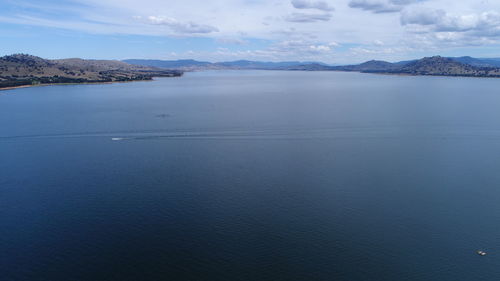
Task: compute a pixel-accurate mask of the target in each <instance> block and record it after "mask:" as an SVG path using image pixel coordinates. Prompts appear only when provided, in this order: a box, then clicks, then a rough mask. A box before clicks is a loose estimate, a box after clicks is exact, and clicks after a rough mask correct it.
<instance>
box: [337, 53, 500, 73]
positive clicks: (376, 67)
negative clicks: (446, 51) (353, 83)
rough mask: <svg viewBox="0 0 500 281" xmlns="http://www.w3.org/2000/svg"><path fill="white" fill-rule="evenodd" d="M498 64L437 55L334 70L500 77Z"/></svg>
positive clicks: (488, 60)
mask: <svg viewBox="0 0 500 281" xmlns="http://www.w3.org/2000/svg"><path fill="white" fill-rule="evenodd" d="M497 64H498V65H500V60H499V61H495V60H494V59H475V58H472V57H460V58H445V57H440V56H435V57H427V58H423V59H420V60H412V61H401V62H397V63H390V62H386V61H375V60H372V61H367V62H365V63H362V64H357V65H346V66H335V67H333V70H337V71H356V72H365V73H385V74H407V75H435V76H468V77H500V69H499V68H498V66H496V65H497Z"/></svg>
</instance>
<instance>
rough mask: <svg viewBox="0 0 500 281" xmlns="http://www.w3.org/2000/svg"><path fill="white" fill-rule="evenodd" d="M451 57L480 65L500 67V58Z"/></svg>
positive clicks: (465, 62) (462, 61) (469, 63)
mask: <svg viewBox="0 0 500 281" xmlns="http://www.w3.org/2000/svg"><path fill="white" fill-rule="evenodd" d="M451 59H452V60H454V61H457V62H461V63H464V64H468V65H472V66H478V67H500V59H486V58H481V59H478V58H473V57H458V58H451Z"/></svg>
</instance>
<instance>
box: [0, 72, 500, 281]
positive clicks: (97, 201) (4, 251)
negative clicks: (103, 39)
mask: <svg viewBox="0 0 500 281" xmlns="http://www.w3.org/2000/svg"><path fill="white" fill-rule="evenodd" d="M499 87H500V80H496V79H467V78H436V77H397V76H378V75H365V74H356V73H334V72H271V71H268V72H265V71H263V72H260V71H255V72H254V71H241V72H203V73H188V74H187V75H186V76H185V77H183V78H172V79H158V80H156V81H154V82H137V83H127V84H112V85H76V86H50V87H35V88H27V89H19V90H13V91H5V92H1V93H0V175H1V177H0V280H2V281H3V280H9V281H17V280H23V281H24V280H30V281H31V280H35V281H37V280H40V281H41V280H44V281H45V280H46V281H59V280H60V281H69V280H71V281H73V280H74V281H101V280H102V281H111V280H113V281H114V280H117V281H118V280H119V281H126V280H133V281H137V280H144V281H149V280H151V281H157V280H176V281H184V280H186V281H187V280H190V281H193V280H217V281H219V280H220V281H225V280H228V281H237V280H242V281H253V280H255V281H267V280H269V281H277V280H287V281H288V280H340V281H343V280H346V281H347V280H349V281H352V280H354V281H358V280H359V281H364V280H377V281H379V280H384V281H387V280H395V281H396V280H397V281H402V280H411V281H419V280H436V281H437V280H439V281H457V280H458V281H460V280H464V281H469V280H485V281H486V280H488V281H491V280H500V172H499V168H500V110H499V109H500V92H499V91H498V89H499ZM112 138H118V140H112ZM476 250H485V251H487V252H488V255H487V256H485V257H480V256H479V255H477V254H476V253H475V251H476Z"/></svg>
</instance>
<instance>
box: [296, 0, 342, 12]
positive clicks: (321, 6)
mask: <svg viewBox="0 0 500 281" xmlns="http://www.w3.org/2000/svg"><path fill="white" fill-rule="evenodd" d="M291 3H292V5H293V7H295V8H296V9H318V10H322V11H327V12H329V11H333V10H335V9H334V8H333V7H332V6H330V5H329V4H328V3H327V2H326V1H311V0H292V1H291Z"/></svg>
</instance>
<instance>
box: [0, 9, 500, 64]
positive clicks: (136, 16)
mask: <svg viewBox="0 0 500 281" xmlns="http://www.w3.org/2000/svg"><path fill="white" fill-rule="evenodd" d="M0 38H1V44H0V55H8V54H12V53H29V54H33V55H38V56H41V57H45V58H68V57H81V58H96V59H126V58H150V59H189V58H192V59H197V60H206V61H225V60H237V59H250V60H265V61H284V60H301V61H323V62H326V63H332V64H342V63H355V62H362V61H365V60H369V59H382V60H389V61H398V60H405V59H413V58H418V57H423V56H430V55H444V56H462V55H471V56H476V57H500V1H497V0H460V1H458V0H453V1H452V0H212V1H202V0H183V1H172V0H141V1H137V0H60V1H55V0H38V1H35V0H0Z"/></svg>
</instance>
